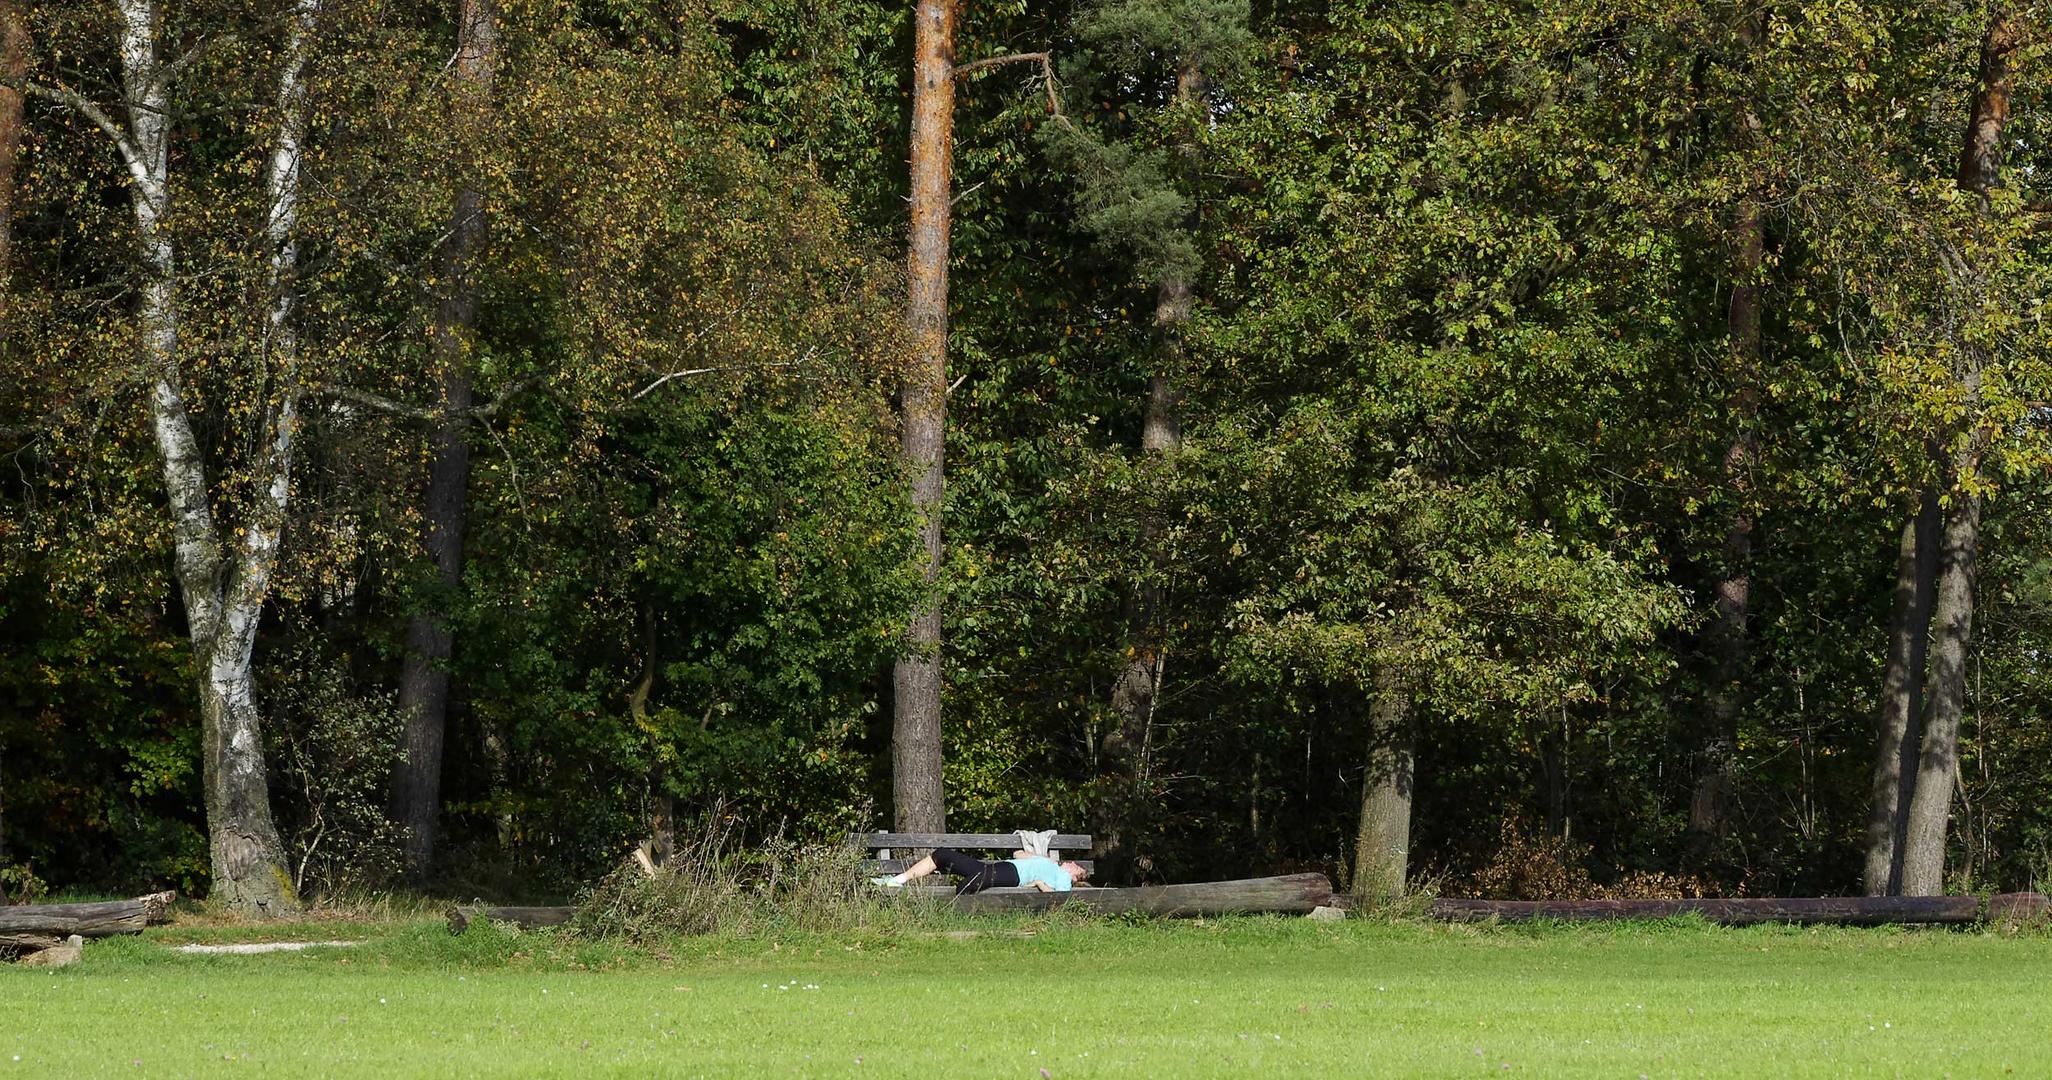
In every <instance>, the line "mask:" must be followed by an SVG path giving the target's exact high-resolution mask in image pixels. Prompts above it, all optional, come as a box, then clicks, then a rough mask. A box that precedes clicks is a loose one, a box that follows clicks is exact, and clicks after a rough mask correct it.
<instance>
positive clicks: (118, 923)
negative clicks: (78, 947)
mask: <svg viewBox="0 0 2052 1080" xmlns="http://www.w3.org/2000/svg"><path fill="white" fill-rule="evenodd" d="M148 922H149V904H148V903H146V902H144V901H142V900H109V901H106V902H104V903H97V904H16V905H14V906H13V907H0V937H7V936H11V935H18V934H26V935H34V936H39V937H57V938H62V937H65V936H67V935H70V934H77V935H78V936H80V937H88V938H99V937H112V936H114V935H115V934H139V933H142V929H143V927H144V926H145V925H147V924H148Z"/></svg>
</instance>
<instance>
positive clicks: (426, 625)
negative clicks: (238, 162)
mask: <svg viewBox="0 0 2052 1080" xmlns="http://www.w3.org/2000/svg"><path fill="white" fill-rule="evenodd" d="M498 52H499V26H498V14H497V12H496V11H495V10H494V9H493V5H492V0H462V4H461V8H460V10H459V12H458V15H457V40H456V97H457V104H458V106H459V108H460V109H461V110H462V111H463V112H464V113H466V114H467V116H466V119H468V120H471V121H478V122H481V121H482V119H483V117H482V115H481V114H482V113H483V111H484V109H485V108H486V107H487V105H488V103H489V101H490V97H491V92H492V81H493V78H494V75H495V72H496V68H497V64H498ZM484 232H485V219H484V209H483V206H482V199H481V198H480V196H479V194H478V191H477V188H476V187H475V186H474V185H473V184H472V183H470V182H469V181H468V180H465V181H463V182H462V183H460V184H459V186H458V188H457V191H456V200H455V207H454V209H453V210H452V211H451V213H450V221H449V236H448V240H447V242H446V243H445V244H444V245H443V248H442V253H441V274H440V281H441V287H440V291H441V296H440V297H439V299H438V301H437V303H436V306H435V327H434V361H435V368H436V373H437V376H438V378H439V382H440V386H439V402H438V409H437V417H436V419H435V421H434V426H433V429H432V431H431V432H430V433H429V435H428V447H429V450H428V452H429V459H428V482H427V493H426V497H425V499H424V500H423V504H422V507H421V511H422V512H421V519H422V524H423V531H424V536H423V541H424V544H425V546H426V548H427V554H428V558H429V560H430V561H432V562H433V563H434V564H435V585H436V590H435V593H434V596H433V598H432V599H431V601H430V602H429V604H428V605H427V606H426V607H425V608H424V609H423V610H420V611H416V612H415V613H414V614H413V615H412V616H410V617H409V618H408V619H407V621H406V654H405V659H404V661H403V666H402V668H401V671H400V675H399V710H400V713H401V714H402V715H403V716H405V718H406V758H405V760H404V761H403V762H402V763H401V765H400V767H399V769H398V774H397V776H396V777H395V778H394V783H393V809H394V814H393V816H394V817H395V818H397V819H398V821H399V823H400V824H402V825H404V826H406V875H407V877H408V878H409V879H411V880H413V881H414V882H416V883H418V882H419V881H421V880H422V879H423V878H425V877H426V875H427V873H428V871H429V869H430V868H431V867H432V866H433V864H434V856H435V840H436V834H437V830H438V828H439V826H440V819H441V805H442V804H441V790H442V749H443V744H444V741H445V736H446V734H447V731H448V717H449V659H450V656H451V655H452V654H453V652H454V642H453V640H452V639H451V637H450V634H449V628H448V625H447V622H446V615H447V604H448V600H449V598H450V597H451V596H453V595H454V594H455V592H456V590H457V589H458V588H459V587H460V586H461V584H462V581H463V529H464V518H465V511H466V509H467V502H468V493H469V488H470V442H469V438H468V436H467V434H466V430H465V429H466V428H467V426H468V424H469V420H468V418H467V417H466V415H465V414H466V413H467V412H468V411H469V409H470V407H471V386H470V369H471V356H470V353H471V327H472V324H473V323H474V322H475V320H476V315H477V290H476V287H475V284H474V283H473V282H472V280H471V262H472V259H473V258H474V256H475V254H476V251H477V247H478V245H479V244H480V242H482V240H483V239H484Z"/></svg>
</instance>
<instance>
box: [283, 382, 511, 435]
mask: <svg viewBox="0 0 2052 1080" xmlns="http://www.w3.org/2000/svg"><path fill="white" fill-rule="evenodd" d="M540 382H541V376H539V375H528V376H525V377H522V378H519V379H515V380H513V381H512V382H511V383H508V384H507V385H506V388H505V389H503V390H501V391H499V393H498V396H496V397H494V398H492V400H491V401H490V402H489V403H487V404H484V405H479V406H475V407H473V408H469V409H461V410H458V411H456V412H454V413H450V414H447V415H451V416H455V417H458V418H460V419H463V420H467V421H469V422H471V423H474V424H476V423H483V422H484V421H486V420H490V419H491V418H492V417H494V416H497V415H498V414H499V410H501V409H503V408H505V407H506V403H507V402H509V401H512V400H513V399H514V398H515V397H516V396H518V395H520V394H521V393H523V392H525V391H527V390H530V389H532V388H533V387H534V386H536V385H537V384H539V383H540ZM308 392H309V393H312V394H316V395H319V396H321V397H325V398H332V399H334V400H336V401H346V402H349V403H350V404H352V405H361V406H363V407H364V408H366V409H373V410H376V411H377V412H381V413H387V414H390V415H392V416H402V417H405V418H406V419H408V420H418V421H421V422H422V423H434V422H436V421H439V420H441V419H442V418H443V416H444V415H445V414H444V413H443V411H442V410H440V409H430V408H426V407H424V406H420V405H409V404H407V403H406V402H404V401H398V400H396V399H393V398H388V397H385V396H383V395H382V394H373V393H371V392H370V391H368V390H358V389H356V388H355V387H352V386H335V385H333V384H328V383H324V384H322V385H320V386H316V387H312V388H311V389H310V390H309V391H308Z"/></svg>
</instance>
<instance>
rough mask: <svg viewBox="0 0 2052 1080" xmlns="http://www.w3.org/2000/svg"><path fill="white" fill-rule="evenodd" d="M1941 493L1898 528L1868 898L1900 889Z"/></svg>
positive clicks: (1870, 822) (1870, 823)
mask: <svg viewBox="0 0 2052 1080" xmlns="http://www.w3.org/2000/svg"><path fill="white" fill-rule="evenodd" d="M1938 526H1939V517H1938V499H1937V497H1936V496H1935V495H1932V494H1930V493H1928V492H1927V493H1926V494H1925V495H1924V496H1923V498H1922V499H1921V500H1920V505H1919V506H1918V508H1917V512H1916V513H1914V514H1912V515H1910V518H1909V520H1908V521H1906V522H1904V523H1903V526H1902V543H1901V545H1900V548H1899V550H1898V552H1897V555H1896V560H1895V599H1894V602H1893V603H1892V605H1891V606H1890V609H1889V613H1888V663H1887V667H1886V669H1885V670H1884V672H1883V674H1882V678H1881V710H1880V715H1879V717H1878V718H1877V723H1876V731H1875V742H1874V769H1873V773H1872V782H1871V788H1870V790H1871V794H1872V803H1871V804H1870V807H1869V809H1868V812H1867V841H1866V849H1867V858H1866V871H1865V873H1864V875H1863V876H1862V881H1863V883H1864V885H1865V887H1866V892H1867V895H1868V896H1894V895H1897V894H1898V893H1899V892H1900V891H1901V890H1902V859H1901V854H1902V831H1903V827H1904V825H1905V823H1906V822H1905V818H1906V816H1907V811H1908V809H1909V805H1910V797H1911V795H1912V794H1913V793H1914V792H1915V790H1916V778H1917V753H1918V750H1919V748H1920V746H1921V743H1922V740H1923V734H1922V733H1923V704H1924V659H1925V651H1926V649H1925V646H1926V643H1927V641H1928V640H1929V639H1928V637H1927V636H1926V635H1927V634H1928V633H1929V631H1930V626H1931V600H1932V595H1933V593H1934V591H1935V590H1936V588H1937V577H1938Z"/></svg>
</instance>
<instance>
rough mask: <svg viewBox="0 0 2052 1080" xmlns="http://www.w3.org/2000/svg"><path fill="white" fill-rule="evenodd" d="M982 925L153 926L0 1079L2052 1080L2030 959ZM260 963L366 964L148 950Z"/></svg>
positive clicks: (18, 974) (1759, 935)
mask: <svg viewBox="0 0 2052 1080" xmlns="http://www.w3.org/2000/svg"><path fill="white" fill-rule="evenodd" d="M983 925H985V926H995V925H996V924H983ZM1005 925H1006V927H1007V928H1005V929H992V930H986V931H982V932H977V931H968V930H958V931H955V932H953V934H952V935H950V934H946V933H912V932H905V933H900V934H897V935H892V936H877V937H866V938H862V939H859V940H853V941H847V940H839V939H822V938H816V937H814V938H806V937H797V936H792V937H784V938H779V939H775V940H737V939H723V940H697V941H689V942H680V943H678V944H677V945H676V946H675V947H673V948H670V949H667V950H651V951H644V952H630V951H626V950H621V949H617V948H612V947H606V946H584V945H577V944H573V943H567V942H563V941H560V940H559V939H557V938H555V937H554V935H552V934H527V935H518V936H515V935H511V934H507V933H505V932H503V931H497V930H493V929H491V928H488V927H487V928H478V929H473V931H472V932H471V933H469V934H466V935H464V936H463V937H461V938H456V937H451V936H450V935H448V934H447V932H446V931H445V930H443V929H442V928H441V927H440V925H439V924H433V923H425V922H416V923H407V924H398V925H393V924H340V925H335V924H302V925H297V926H294V927H291V928H288V929H287V930H285V931H283V932H281V931H280V930H279V929H278V928H207V927H188V928H178V927H174V928H170V929H168V930H159V931H152V932H151V934H150V935H149V936H148V937H145V938H130V939H118V940H112V941H105V942H95V943H91V944H89V945H88V948H87V953H86V959H85V961H84V962H83V963H81V964H79V965H77V966H75V967H72V968H67V969H64V970H59V971H37V970H32V969H20V968H13V967H11V966H6V969H4V970H0V1078H4V1077H6V1076H63V1077H72V1076H117V1075H118V1076H199V1075H208V1076H225V1075H237V1074H243V1075H250V1076H346V1075H357V1076H398V1075H414V1076H485V1075H518V1076H585V1075H622V1076H699V1075H706V1076H749V1075H784V1076H828V1075H831V1076H871V1075H878V1076H899V1075H905V1074H907V1073H910V1072H913V1071H914V1070H915V1069H916V1071H918V1072H919V1073H921V1074H924V1075H933V1076H950V1077H986V1076H991V1077H1027V1078H1031V1077H1038V1076H1047V1077H1080V1076H1133V1075H1146V1076H1243V1075H1255V1074H1260V1075H1270V1074H1275V1075H1304V1076H1310V1075H1317V1076H1322V1077H1353V1076H1392V1075H1429V1076H1484V1075H1487V1076H1501V1075H1533V1074H1538V1075H1550V1076H1622V1077H1636V1076H1640V1075H1642V1074H1643V1075H1646V1076H1653V1077H1662V1076H1698V1075H1708V1076H1730V1075H1753V1076H1790V1075H1812V1076H1838V1075H1844V1074H1849V1073H1850V1074H1874V1075H1910V1076H1940V1075H1948V1074H1949V1075H1953V1076H2001V1075H2006V1074H2012V1073H2013V1074H2014V1075H2017V1076H2047V1075H2052V937H2047V936H2045V935H2043V934H2027V935H2023V936H2000V935H1995V934H1984V933H1980V932H1957V931H1953V932H1943V931H1940V932H1924V931H1914V932H1906V931H1888V930H1878V931H1860V930H1815V931H1811V930H1795V929H1782V928H1755V929H1750V930H1724V929H1718V928H1713V927H1707V926H1701V925H1693V924H1679V925H1660V926H1651V927H1626V928H1595V929H1589V928H1566V927H1553V928H1537V929H1512V928H1495V929H1473V928H1451V927H1437V926H1426V925H1406V924H1385V923H1374V922H1350V923H1343V924H1319V923H1313V922H1309V921H1306V920H1285V919H1254V918H1250V919H1235V920H1225V921H1213V922H1206V923H1161V924H1154V925H1146V924H1139V925H1119V924H1093V923H1087V922H1079V921H1068V922H1063V921H1059V920H1057V921H1055V922H1051V923H1048V924H1034V923H1013V924H1005ZM972 935H973V936H972ZM287 937H297V938H300V939H320V938H330V937H335V938H356V939H367V940H365V943H364V944H362V945H359V946H357V947H355V948H351V949H330V950H320V951H312V952H306V953H296V954H273V955H263V956H191V955H182V954H178V953H174V952H172V951H171V950H170V948H169V946H170V945H172V944H175V943H178V942H183V941H193V940H205V941H228V940H238V939H241V940H248V939H267V940H268V939H282V938H287Z"/></svg>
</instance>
